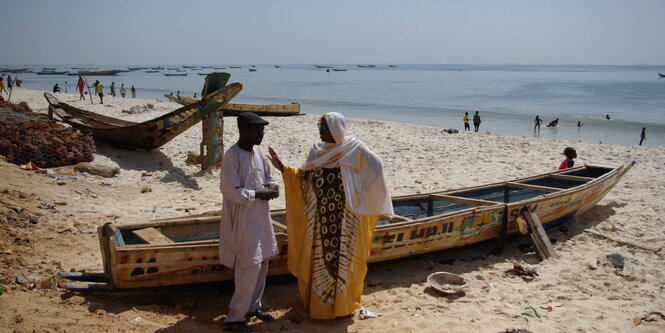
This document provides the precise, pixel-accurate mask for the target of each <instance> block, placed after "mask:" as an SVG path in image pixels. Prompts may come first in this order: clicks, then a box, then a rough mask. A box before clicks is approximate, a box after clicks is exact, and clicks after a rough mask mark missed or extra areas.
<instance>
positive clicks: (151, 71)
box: [145, 69, 159, 73]
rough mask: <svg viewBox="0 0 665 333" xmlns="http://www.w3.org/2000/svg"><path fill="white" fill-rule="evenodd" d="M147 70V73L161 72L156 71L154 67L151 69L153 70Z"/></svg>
mask: <svg viewBox="0 0 665 333" xmlns="http://www.w3.org/2000/svg"><path fill="white" fill-rule="evenodd" d="M145 72H146V73H159V71H156V70H154V69H151V70H149V71H145Z"/></svg>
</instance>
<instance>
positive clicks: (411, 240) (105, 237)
mask: <svg viewBox="0 0 665 333" xmlns="http://www.w3.org/2000/svg"><path fill="white" fill-rule="evenodd" d="M633 164H634V162H633V163H628V164H625V165H619V166H600V165H585V166H581V167H576V168H571V169H567V170H561V171H555V172H550V173H546V174H541V175H538V176H533V177H529V178H523V179H517V180H514V181H507V182H502V183H495V184H490V185H485V186H477V187H471V188H464V189H459V190H451V191H442V192H433V193H426V194H417V195H408V196H401V197H395V198H393V205H394V209H395V214H396V215H395V216H393V217H390V218H389V217H381V218H380V220H379V225H378V226H377V228H376V231H375V234H374V238H373V241H372V246H371V249H370V257H369V259H368V262H370V263H372V262H381V261H387V260H392V259H397V258H403V257H408V256H412V255H418V254H423V253H428V252H433V251H440V250H446V249H451V248H458V247H462V246H467V245H471V244H475V243H480V242H484V241H488V240H493V239H498V238H499V236H500V235H501V234H502V229H504V231H507V232H504V235H505V234H508V233H516V232H517V230H518V229H517V228H518V227H517V222H516V219H517V217H518V216H519V212H520V211H521V210H522V209H523V208H525V207H527V208H528V209H530V210H531V211H532V212H535V213H536V214H537V215H538V217H539V218H540V220H541V221H542V223H543V225H544V226H545V227H552V226H555V225H558V224H560V223H562V222H564V221H566V220H569V219H572V218H573V217H575V216H578V215H580V214H583V213H585V212H586V211H588V210H590V209H591V208H593V207H594V206H595V205H596V204H597V203H598V201H600V200H601V199H602V198H603V197H604V196H605V195H606V194H607V193H608V192H609V191H610V190H611V189H612V188H613V187H614V186H615V185H616V184H617V183H618V182H619V180H620V179H621V178H622V177H623V176H624V174H625V173H626V172H627V171H628V170H629V169H630V168H631V167H632V166H633ZM285 214H286V212H285V211H284V210H275V211H272V219H273V227H274V229H275V234H276V238H277V242H278V246H279V249H280V254H279V255H278V256H275V257H273V258H271V260H270V270H269V273H268V274H269V275H283V274H288V269H287V261H286V259H287V255H288V254H287V227H286V226H285V225H284V224H285ZM219 218H220V217H219V212H214V213H209V214H200V215H192V216H186V217H181V218H173V219H162V220H154V221H152V222H149V223H143V224H133V225H119V226H116V225H114V224H112V223H106V224H105V225H103V226H101V227H99V228H98V236H99V242H100V247H101V251H102V258H103V262H104V272H103V273H80V272H63V273H60V276H62V277H65V278H67V279H70V280H75V281H83V282H87V284H76V283H75V284H68V286H67V288H68V289H71V290H80V291H86V290H87V291H97V290H118V289H132V288H144V287H158V286H168V285H179V284H193V283H206V282H216V281H224V280H231V279H233V272H232V271H230V270H229V269H227V268H226V267H224V266H222V265H220V264H219V261H218V257H217V256H218V254H217V253H218V252H217V250H218V241H219V239H218V238H219V235H218V232H219ZM90 283H92V284H90Z"/></svg>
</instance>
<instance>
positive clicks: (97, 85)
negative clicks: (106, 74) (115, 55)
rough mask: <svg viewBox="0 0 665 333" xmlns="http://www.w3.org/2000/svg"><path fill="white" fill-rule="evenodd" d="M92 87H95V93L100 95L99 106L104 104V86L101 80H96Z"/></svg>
mask: <svg viewBox="0 0 665 333" xmlns="http://www.w3.org/2000/svg"><path fill="white" fill-rule="evenodd" d="M92 86H93V87H95V91H96V92H97V95H99V104H104V90H103V88H104V86H103V85H102V84H101V83H100V82H99V80H95V83H94V84H93V85H92Z"/></svg>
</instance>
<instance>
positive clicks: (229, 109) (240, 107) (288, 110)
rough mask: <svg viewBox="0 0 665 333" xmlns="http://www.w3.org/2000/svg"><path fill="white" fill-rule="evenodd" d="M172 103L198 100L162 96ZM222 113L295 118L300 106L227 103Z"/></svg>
mask: <svg viewBox="0 0 665 333" xmlns="http://www.w3.org/2000/svg"><path fill="white" fill-rule="evenodd" d="M164 97H166V98H168V99H169V100H170V101H172V102H176V103H178V104H180V105H189V104H192V103H196V102H198V101H199V100H198V99H196V98H192V97H187V96H183V95H175V96H174V95H171V94H164ZM221 110H222V111H224V116H237V115H238V114H240V113H242V112H254V113H256V114H258V115H260V116H274V117H284V116H296V115H299V114H300V104H298V103H291V104H241V103H227V104H226V105H224V106H223V107H222V109H221Z"/></svg>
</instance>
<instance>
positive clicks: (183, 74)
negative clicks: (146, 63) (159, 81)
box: [164, 73, 187, 76]
mask: <svg viewBox="0 0 665 333" xmlns="http://www.w3.org/2000/svg"><path fill="white" fill-rule="evenodd" d="M164 75H165V76H187V73H164Z"/></svg>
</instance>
